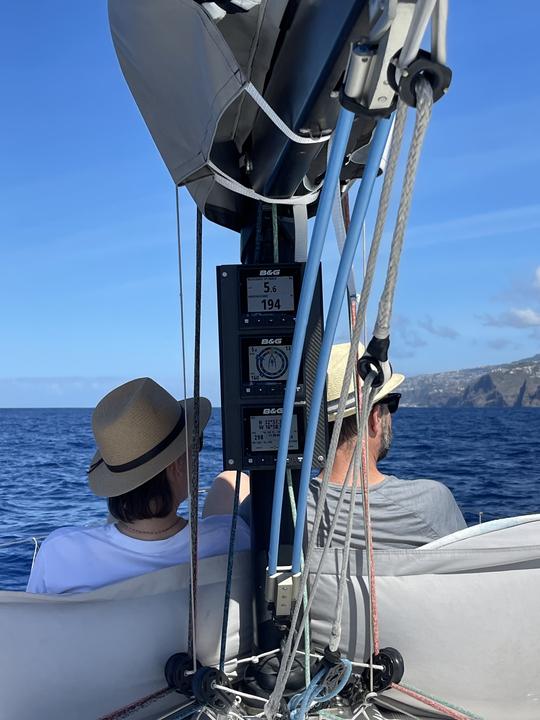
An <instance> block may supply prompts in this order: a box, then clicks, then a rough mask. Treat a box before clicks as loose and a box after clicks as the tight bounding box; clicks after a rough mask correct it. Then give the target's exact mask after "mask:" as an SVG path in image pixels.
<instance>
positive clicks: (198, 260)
mask: <svg viewBox="0 0 540 720" xmlns="http://www.w3.org/2000/svg"><path fill="white" fill-rule="evenodd" d="M195 245H196V251H195V338H194V358H193V431H192V436H191V452H192V455H191V475H190V477H189V482H190V483H191V490H190V523H189V524H190V531H191V564H192V567H193V581H192V586H191V588H190V592H191V594H192V596H193V622H195V619H196V617H197V587H198V554H199V553H198V548H199V451H200V446H201V444H200V435H201V432H200V406H201V305H202V302H201V297H202V259H203V255H202V252H203V250H202V247H203V215H202V212H201V211H200V210H199V208H197V228H196V241H195ZM193 670H194V671H196V670H197V659H196V656H195V655H193Z"/></svg>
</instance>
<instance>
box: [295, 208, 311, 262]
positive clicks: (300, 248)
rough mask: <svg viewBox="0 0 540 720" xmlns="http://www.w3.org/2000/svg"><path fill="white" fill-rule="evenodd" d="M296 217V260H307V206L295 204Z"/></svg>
mask: <svg viewBox="0 0 540 720" xmlns="http://www.w3.org/2000/svg"><path fill="white" fill-rule="evenodd" d="M293 217H294V262H306V259H307V241H308V231H307V207H306V206H305V205H293Z"/></svg>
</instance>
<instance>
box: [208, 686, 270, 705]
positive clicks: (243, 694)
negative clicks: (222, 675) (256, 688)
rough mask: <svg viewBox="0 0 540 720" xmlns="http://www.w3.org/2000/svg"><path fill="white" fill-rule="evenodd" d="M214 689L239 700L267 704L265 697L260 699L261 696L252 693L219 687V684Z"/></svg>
mask: <svg viewBox="0 0 540 720" xmlns="http://www.w3.org/2000/svg"><path fill="white" fill-rule="evenodd" d="M213 687H214V688H215V689H216V690H221V691H222V692H224V693H227V694H229V695H236V696H237V697H239V698H245V699H246V700H256V701H257V702H260V703H265V702H266V698H265V697H259V695H250V693H246V692H241V691H240V690H235V689H234V688H230V687H227V686H226V685H218V684H217V683H216V684H214V685H213Z"/></svg>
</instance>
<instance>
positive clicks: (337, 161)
mask: <svg viewBox="0 0 540 720" xmlns="http://www.w3.org/2000/svg"><path fill="white" fill-rule="evenodd" d="M353 120H354V113H352V112H350V111H349V110H346V109H345V108H341V109H340V111H339V117H338V122H337V125H336V130H335V134H334V140H333V143H332V151H331V153H330V158H329V161H328V165H327V169H326V176H325V181H324V184H323V187H322V190H321V196H320V201H319V207H318V209H317V215H316V217H315V225H314V227H313V233H312V236H311V244H310V247H309V253H308V257H307V262H306V267H305V270H304V278H303V281H302V288H301V291H300V300H299V303H298V311H297V316H296V318H297V319H296V324H295V328H294V335H293V343H292V351H291V357H290V359H289V372H288V375H287V383H286V385H285V397H284V399H283V414H282V416H281V432H280V438H279V447H278V457H277V463H276V473H275V482H274V497H273V501H272V525H271V531H270V543H269V549H268V574H269V575H274V574H275V573H276V569H277V564H278V548H279V529H280V526H281V511H282V504H283V493H284V488H285V471H286V466H287V457H288V453H289V434H290V431H291V425H292V416H293V409H294V401H295V398H296V384H297V381H298V373H299V370H300V363H301V360H302V352H303V348H304V340H305V336H306V329H307V319H308V316H309V312H310V309H311V302H312V299H313V293H314V290H315V284H316V282H317V276H318V271H319V263H320V260H321V255H322V250H323V246H324V242H325V239H326V233H327V231H328V225H329V223H330V217H331V214H332V203H333V198H334V188H335V187H336V185H337V183H338V181H339V173H340V172H341V166H342V164H343V158H344V155H345V151H346V148H347V142H348V140H349V136H350V133H351V128H352V123H353Z"/></svg>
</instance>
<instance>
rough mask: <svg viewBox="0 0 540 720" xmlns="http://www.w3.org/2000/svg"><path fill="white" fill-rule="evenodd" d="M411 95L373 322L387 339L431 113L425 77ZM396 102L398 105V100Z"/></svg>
mask: <svg viewBox="0 0 540 720" xmlns="http://www.w3.org/2000/svg"><path fill="white" fill-rule="evenodd" d="M415 92H416V122H415V125H414V132H413V137H412V140H411V145H410V148H409V155H408V157H407V165H406V167H405V176H404V179H403V188H402V190H401V197H400V200H399V207H398V212H397V219H396V225H395V228H394V234H393V237H392V245H391V249H390V258H389V260H388V269H387V272H386V282H385V285H384V289H383V292H382V295H381V299H380V302H379V310H378V314H377V322H376V324H375V330H374V333H373V334H374V336H375V337H377V338H387V337H388V336H389V334H390V317H391V314H392V305H393V301H394V292H395V288H396V283H397V275H398V271H399V261H400V259H401V250H402V248H403V240H404V237H405V229H406V227H407V220H408V219H409V211H410V209H411V202H412V194H413V190H414V183H415V180H416V173H417V170H418V163H419V161H420V153H421V151H422V146H423V144H424V139H425V136H426V131H427V129H428V126H429V121H430V118H431V110H432V107H433V90H432V88H431V85H430V84H429V82H428V81H427V80H426V79H425V78H423V77H420V78H418V80H417V81H416V84H415ZM399 102H400V103H402V101H401V100H400V101H399ZM402 104H404V103H402Z"/></svg>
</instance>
